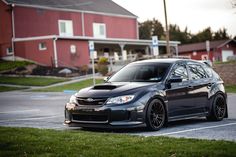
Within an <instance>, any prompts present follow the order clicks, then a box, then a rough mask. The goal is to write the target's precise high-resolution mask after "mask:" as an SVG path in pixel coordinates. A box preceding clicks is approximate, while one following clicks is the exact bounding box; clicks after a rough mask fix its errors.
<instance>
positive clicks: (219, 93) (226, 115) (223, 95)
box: [209, 91, 228, 118]
mask: <svg viewBox="0 0 236 157" xmlns="http://www.w3.org/2000/svg"><path fill="white" fill-rule="evenodd" d="M218 95H221V96H222V97H223V98H224V101H225V105H226V113H225V117H224V118H228V105H227V96H226V95H225V94H224V93H223V92H220V91H219V92H217V93H216V94H215V95H214V97H213V99H212V100H211V102H210V103H211V104H210V110H209V112H211V111H212V105H213V102H214V100H215V98H216V97H217V96H218Z"/></svg>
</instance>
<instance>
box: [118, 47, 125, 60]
mask: <svg viewBox="0 0 236 157" xmlns="http://www.w3.org/2000/svg"><path fill="white" fill-rule="evenodd" d="M119 45H120V50H121V55H122V60H127V54H126V53H125V52H124V47H125V44H121V43H120V44H119Z"/></svg>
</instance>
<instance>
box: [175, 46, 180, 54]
mask: <svg viewBox="0 0 236 157" xmlns="http://www.w3.org/2000/svg"><path fill="white" fill-rule="evenodd" d="M175 52H176V56H177V57H178V56H179V49H178V45H175Z"/></svg>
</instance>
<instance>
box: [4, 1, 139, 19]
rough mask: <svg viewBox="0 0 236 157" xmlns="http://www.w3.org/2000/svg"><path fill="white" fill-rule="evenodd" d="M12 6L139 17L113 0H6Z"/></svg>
mask: <svg viewBox="0 0 236 157" xmlns="http://www.w3.org/2000/svg"><path fill="white" fill-rule="evenodd" d="M6 1H7V2H8V3H10V4H19V5H30V6H42V7H50V8H58V9H68V10H79V11H90V12H98V13H108V14H116V15H125V16H130V17H137V16H136V15H134V14H132V13H131V12H129V11H128V10H126V9H125V8H123V7H121V6H119V5H118V4H116V3H115V2H113V1H112V0H6Z"/></svg>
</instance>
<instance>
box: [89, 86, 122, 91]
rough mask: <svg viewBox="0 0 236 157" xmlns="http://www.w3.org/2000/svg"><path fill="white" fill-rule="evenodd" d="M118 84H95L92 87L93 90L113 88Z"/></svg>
mask: <svg viewBox="0 0 236 157" xmlns="http://www.w3.org/2000/svg"><path fill="white" fill-rule="evenodd" d="M117 87H118V86H115V85H97V86H94V87H93V88H92V89H94V90H96V89H97V90H113V89H115V88H117Z"/></svg>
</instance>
